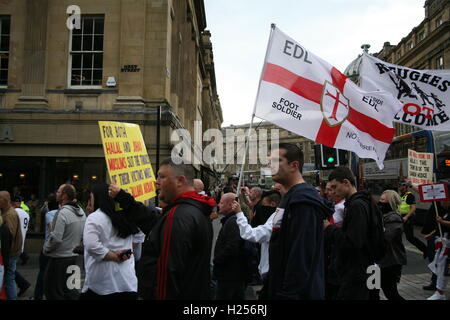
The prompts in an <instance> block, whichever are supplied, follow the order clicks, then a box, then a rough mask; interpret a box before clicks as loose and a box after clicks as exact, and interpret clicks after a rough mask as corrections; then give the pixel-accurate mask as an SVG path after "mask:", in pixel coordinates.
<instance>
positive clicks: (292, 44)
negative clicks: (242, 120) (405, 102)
mask: <svg viewBox="0 0 450 320" xmlns="http://www.w3.org/2000/svg"><path fill="white" fill-rule="evenodd" d="M401 107H402V105H401V103H400V102H399V101H398V100H397V99H395V98H394V97H393V96H392V95H391V94H389V93H385V92H380V91H374V92H366V91H363V90H361V89H360V88H359V87H358V86H356V85H355V84H354V83H353V82H352V81H351V80H349V79H347V77H346V76H345V75H343V74H342V73H341V72H339V70H337V69H336V68H334V67H333V66H331V65H330V64H329V63H327V62H326V61H324V60H322V59H321V58H319V57H317V56H316V55H314V54H313V53H311V52H310V51H308V50H306V49H305V48H304V47H303V46H301V45H300V44H298V43H297V42H296V41H295V40H293V39H292V38H290V37H289V36H287V35H285V34H284V33H283V32H281V31H280V30H279V29H278V28H276V27H274V26H273V30H272V34H271V37H270V40H269V45H268V49H267V53H266V59H265V63H264V68H263V73H262V76H261V82H260V84H259V89H258V96H257V98H256V104H255V110H254V115H255V116H256V117H258V118H261V119H264V120H267V121H269V122H271V123H273V124H275V125H277V126H279V127H282V128H284V129H286V130H289V131H292V132H294V133H296V134H299V135H301V136H303V137H306V138H308V139H311V140H314V141H315V142H317V143H320V144H324V145H326V146H329V147H334V148H338V149H343V150H349V151H353V152H355V153H356V154H357V155H358V156H359V157H360V158H371V159H374V160H375V161H376V162H377V164H378V166H379V167H380V169H382V168H383V160H384V158H385V155H386V151H387V149H388V148H389V145H390V143H391V141H392V138H393V137H394V133H395V130H394V129H393V126H392V121H393V119H394V115H395V114H396V113H397V111H398V110H399V109H400V108H401Z"/></svg>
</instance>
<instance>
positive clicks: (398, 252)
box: [378, 211, 406, 268]
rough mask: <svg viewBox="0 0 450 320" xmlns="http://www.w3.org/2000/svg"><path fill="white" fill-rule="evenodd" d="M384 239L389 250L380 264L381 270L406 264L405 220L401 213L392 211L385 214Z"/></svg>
mask: <svg viewBox="0 0 450 320" xmlns="http://www.w3.org/2000/svg"><path fill="white" fill-rule="evenodd" d="M383 223H384V228H385V231H384V238H385V239H386V242H387V250H386V255H385V256H384V258H383V259H382V260H381V261H380V262H379V263H378V264H379V266H380V267H381V268H386V267H390V266H394V265H405V264H406V250H405V246H404V245H403V242H402V233H403V220H402V217H401V216H400V213H398V212H397V211H391V212H388V213H384V214H383Z"/></svg>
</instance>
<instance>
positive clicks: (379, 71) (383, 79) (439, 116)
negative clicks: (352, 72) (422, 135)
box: [359, 53, 450, 131]
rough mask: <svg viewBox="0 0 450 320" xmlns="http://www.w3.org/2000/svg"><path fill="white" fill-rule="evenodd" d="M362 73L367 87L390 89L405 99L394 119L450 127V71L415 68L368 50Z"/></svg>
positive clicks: (433, 127)
mask: <svg viewBox="0 0 450 320" xmlns="http://www.w3.org/2000/svg"><path fill="white" fill-rule="evenodd" d="M359 75H360V82H361V88H362V89H363V90H382V91H387V92H390V93H391V94H392V95H393V96H394V97H395V98H397V99H398V100H399V101H400V102H401V104H402V106H403V108H402V109H401V110H400V111H399V112H398V114H397V115H396V116H395V118H394V121H396V122H400V123H404V124H409V125H411V126H416V127H420V128H422V129H426V130H440V131H447V130H450V70H415V69H411V68H406V67H403V66H399V65H396V64H392V63H387V62H384V61H382V60H380V59H377V58H375V57H373V56H371V55H369V54H366V53H365V54H364V55H363V57H362V62H361V69H360V73H359Z"/></svg>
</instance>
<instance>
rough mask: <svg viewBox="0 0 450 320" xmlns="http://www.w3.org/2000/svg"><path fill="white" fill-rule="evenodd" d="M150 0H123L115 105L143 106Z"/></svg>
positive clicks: (127, 107)
mask: <svg viewBox="0 0 450 320" xmlns="http://www.w3.org/2000/svg"><path fill="white" fill-rule="evenodd" d="M146 3H147V1H146V0H121V17H120V69H121V70H120V71H121V72H120V75H119V81H118V87H119V96H118V97H117V100H116V103H115V104H114V108H115V109H129V108H136V107H137V108H143V107H144V106H145V104H144V98H143V94H144V58H145V57H144V52H145V50H144V46H145V23H146V14H147V8H146V7H147V5H146Z"/></svg>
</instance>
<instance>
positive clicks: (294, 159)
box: [267, 143, 332, 300]
mask: <svg viewBox="0 0 450 320" xmlns="http://www.w3.org/2000/svg"><path fill="white" fill-rule="evenodd" d="M270 161H271V164H270V167H271V170H272V179H273V180H274V181H275V182H279V183H281V184H282V185H283V187H284V188H285V189H286V190H287V193H286V194H285V195H284V196H283V198H282V199H281V202H280V205H279V207H278V208H277V210H276V211H275V212H276V216H275V217H274V219H273V230H272V236H271V239H270V245H269V272H268V290H267V293H268V299H270V300H273V299H302V300H322V299H324V290H325V279H324V242H323V239H324V237H323V220H324V219H325V218H326V217H327V216H329V215H331V214H332V211H331V210H330V209H329V208H328V207H326V206H325V205H324V202H323V199H322V198H321V197H320V195H319V194H318V193H317V191H316V190H315V189H314V188H313V187H312V186H311V185H309V184H307V183H305V181H304V179H303V177H302V174H301V172H302V167H303V153H302V151H301V150H300V148H298V147H297V146H296V145H294V144H289V143H281V144H280V145H279V148H278V149H276V150H273V151H272V153H271V156H270Z"/></svg>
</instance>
